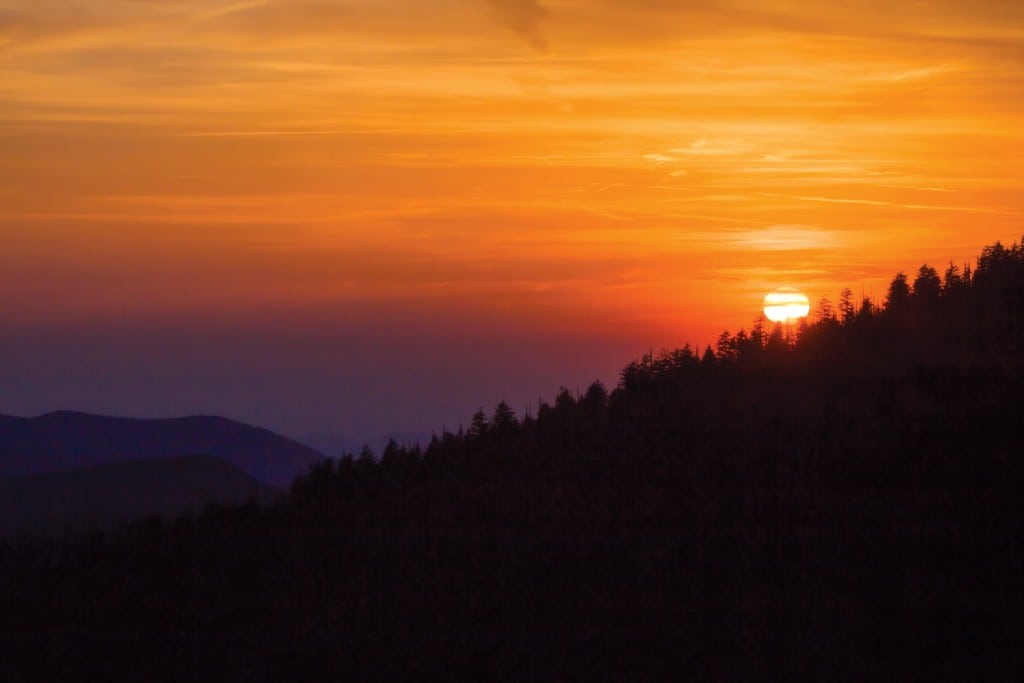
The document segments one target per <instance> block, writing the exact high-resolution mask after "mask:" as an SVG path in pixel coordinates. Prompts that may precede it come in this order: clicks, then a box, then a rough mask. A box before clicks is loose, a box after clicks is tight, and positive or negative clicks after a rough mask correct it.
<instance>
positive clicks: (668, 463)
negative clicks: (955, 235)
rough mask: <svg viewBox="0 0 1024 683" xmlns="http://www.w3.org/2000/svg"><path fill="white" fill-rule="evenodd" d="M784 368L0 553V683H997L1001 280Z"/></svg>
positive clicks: (1010, 498)
mask: <svg viewBox="0 0 1024 683" xmlns="http://www.w3.org/2000/svg"><path fill="white" fill-rule="evenodd" d="M848 299H849V297H844V299H843V301H842V303H841V305H840V315H839V316H832V315H830V314H829V313H828V311H827V309H826V308H825V307H822V308H823V309H825V310H823V311H822V315H820V316H819V319H818V320H817V321H816V322H815V323H814V324H813V325H807V326H806V327H804V328H802V329H800V330H799V331H798V333H797V334H796V335H795V336H793V337H790V336H789V335H787V334H786V333H785V331H784V330H782V329H779V328H777V329H775V330H772V331H771V332H770V333H766V330H764V329H763V322H759V323H758V324H757V325H756V326H755V328H754V329H753V330H752V331H751V332H750V333H749V334H748V333H746V332H740V333H737V334H736V335H728V334H724V335H723V336H722V338H721V339H720V340H719V344H718V345H717V347H716V348H715V349H714V350H711V349H708V350H707V351H705V352H704V353H703V354H695V353H694V352H693V351H692V350H691V349H689V348H683V349H679V350H676V351H672V352H666V353H664V354H662V355H661V356H658V357H656V358H655V357H650V356H648V357H645V358H643V359H641V360H639V361H637V362H634V363H631V364H630V365H628V366H627V367H626V368H625V369H624V370H623V372H622V376H621V381H620V383H619V385H618V386H617V387H616V388H615V389H614V390H613V391H611V392H608V391H607V390H606V389H605V388H604V387H603V386H602V385H600V384H599V383H595V384H594V385H593V386H592V387H590V389H589V390H588V391H587V392H586V393H585V394H583V395H573V394H571V393H570V392H568V391H561V392H560V393H559V394H558V395H557V398H556V399H555V400H554V402H553V403H552V404H550V405H548V404H543V405H541V406H540V407H539V410H538V411H537V414H536V415H525V416H517V415H515V414H514V413H513V412H512V411H511V410H510V408H509V406H508V405H506V404H505V403H500V404H499V405H498V406H497V408H496V409H495V410H494V411H493V413H492V414H490V415H488V414H486V413H485V412H483V411H482V410H481V411H480V412H479V413H477V414H476V415H475V416H473V419H472V422H471V426H470V428H469V430H467V431H465V432H463V431H461V430H460V431H459V432H458V433H449V432H444V433H442V434H440V435H438V436H437V437H436V438H434V439H432V440H431V442H430V443H429V444H428V445H426V446H425V447H423V448H421V447H419V446H415V447H411V448H410V447H400V446H398V445H396V444H393V443H392V444H389V446H388V447H387V448H386V449H385V450H384V452H383V453H382V454H381V457H380V459H375V458H373V457H371V455H370V454H369V453H364V454H362V455H360V456H359V457H352V456H347V457H343V458H340V459H337V460H329V461H325V462H323V463H321V464H319V465H318V466H316V467H315V468H314V469H313V470H312V471H311V472H310V473H309V474H308V475H307V476H305V477H302V478H299V479H298V480H296V482H295V483H294V484H293V486H292V487H291V490H290V492H289V495H288V497H287V499H286V500H284V501H281V502H279V503H277V504H275V505H272V506H265V507H260V506H257V505H253V504H248V505H242V506H238V507H231V508H213V509H210V510H208V511H206V512H205V513H204V514H202V515H200V516H189V517H183V518H179V519H175V520H167V521H163V522H160V521H158V520H153V519H150V520H148V521H146V522H140V523H138V524H136V525H134V526H131V527H129V528H126V529H124V530H122V531H121V532H119V533H115V534H97V535H93V536H91V537H89V538H86V539H79V540H75V541H73V542H70V543H55V542H52V541H47V540H38V541H32V540H31V539H22V540H20V541H19V542H17V543H10V544H3V543H0V586H2V587H3V588H2V590H0V662H2V666H3V667H4V668H3V674H4V675H5V676H6V678H8V679H11V680H58V679H65V680H71V679H75V680H81V679H97V680H112V679H121V680H358V681H367V680H404V681H410V680H473V681H480V680H504V681H606V680H607V681H635V680H640V681H652V680H665V681H679V680H694V681H755V680H783V681H791V680H801V681H802V680H812V681H821V680H828V681H874V680H895V681H931V680H958V681H1019V680H1020V671H1021V670H1020V664H1019V661H1020V659H1019V658H1020V640H1021V635H1020V634H1021V614H1022V611H1021V597H1022V594H1024V590H1022V589H1024V571H1022V568H1024V552H1022V545H1021V544H1022V535H1024V534H1022V531H1024V529H1022V516H1021V512H1020V497H1021V491H1022V490H1024V477H1022V472H1024V468H1022V466H1021V454H1022V453H1024V430H1022V429H1021V419H1020V417H1021V415H1020V410H1021V408H1020V405H1021V397H1022V396H1024V326H1022V325H1021V324H1020V323H1021V322H1022V321H1024V248H1021V247H1018V246H1016V245H1015V246H1014V247H1013V248H1012V249H1009V250H1007V249H1005V248H1002V247H1000V248H998V249H996V248H992V249H986V252H984V253H983V257H982V258H981V259H979V267H978V269H977V271H976V272H974V273H973V274H971V275H970V276H968V277H964V276H962V275H960V274H958V273H957V271H956V270H955V269H952V268H951V269H950V270H949V271H947V277H946V278H945V279H944V280H943V279H940V278H939V277H938V275H937V274H935V273H933V272H931V271H930V270H928V269H926V268H922V270H921V271H920V272H919V275H918V278H917V279H916V280H915V281H914V283H913V288H911V286H910V285H909V283H908V282H907V281H906V278H900V277H897V278H896V279H895V280H894V282H893V287H892V288H891V291H890V296H889V297H888V299H887V302H886V306H885V307H884V308H883V307H880V306H875V305H873V304H872V303H871V302H862V304H861V306H860V307H859V309H855V308H854V307H853V306H852V304H851V302H850V301H849V300H848Z"/></svg>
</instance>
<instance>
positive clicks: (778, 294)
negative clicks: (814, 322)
mask: <svg viewBox="0 0 1024 683" xmlns="http://www.w3.org/2000/svg"><path fill="white" fill-rule="evenodd" d="M810 310H811V303H810V300H809V299H808V298H807V295H806V294H804V293H803V292H801V291H800V290H799V289H795V288H793V287H779V288H778V289H776V290H775V291H774V292H769V293H768V294H766V295H765V297H764V315H765V317H766V318H768V319H769V320H771V321H772V322H773V323H781V322H786V321H787V320H796V319H797V318H803V317H805V316H806V315H807V314H808V313H809V312H810Z"/></svg>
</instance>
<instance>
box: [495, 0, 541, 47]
mask: <svg viewBox="0 0 1024 683" xmlns="http://www.w3.org/2000/svg"><path fill="white" fill-rule="evenodd" d="M488 2H489V3H490V5H491V7H492V8H493V9H494V12H495V14H496V15H497V17H498V21H500V22H501V23H502V25H504V26H505V27H506V28H508V29H510V30H512V31H515V32H516V33H518V34H519V35H521V36H523V38H525V39H526V41H527V42H529V44H530V45H531V46H532V47H533V48H534V49H535V50H537V51H539V52H545V51H547V48H548V43H547V40H546V39H545V37H544V34H543V33H542V32H541V23H542V22H543V20H544V18H545V17H546V16H547V15H548V11H547V10H546V9H545V8H544V7H543V6H541V4H540V3H539V2H538V1H537V0H488Z"/></svg>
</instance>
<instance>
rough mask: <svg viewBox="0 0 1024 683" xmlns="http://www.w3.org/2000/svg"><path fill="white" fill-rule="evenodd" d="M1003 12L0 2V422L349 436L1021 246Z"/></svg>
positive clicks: (1013, 28)
mask: <svg viewBox="0 0 1024 683" xmlns="http://www.w3.org/2000/svg"><path fill="white" fill-rule="evenodd" d="M1022 124H1024V3H1021V2H1019V1H1017V0H1007V1H1005V2H1002V1H998V0H975V1H972V2H966V1H954V0H938V1H935V2H923V1H922V2H893V1H892V0H887V1H885V2H883V1H881V0H855V1H851V2H817V1H815V2H812V1H809V0H792V1H787V2H782V1H778V2H776V1H773V0H757V1H754V0H746V1H734V2H725V1H722V0H694V1H690V2H682V1H679V2H671V1H661V2H659V1H657V0H540V1H537V0H433V1H431V2H425V1H424V0H346V1H338V2H333V1H329V0H323V1H320V2H306V1H303V0H270V1H265V2H244V1H243V2H231V1H230V0H228V1H223V2H221V1H217V0H0V237H2V248H0V353H2V362H0V386H2V387H3V388H2V390H0V412H3V413H13V414H21V415H30V414H37V413H40V412H45V411H48V410H54V409H58V408H67V409H79V410H88V411H93V412H105V413H114V414H123V415H136V416H170V415H178V414H186V413H197V412H203V413H217V414H224V415H228V416H230V417H236V418H239V419H243V420H246V421H249V422H255V423H257V424H261V425H264V426H267V427H270V428H272V429H276V430H279V431H283V432H285V433H288V434H289V435H293V436H302V435H305V434H310V433H314V432H339V433H344V434H346V435H351V436H353V437H354V438H357V439H369V438H372V437H374V436H376V435H377V434H381V433H384V432H387V431H389V430H405V431H412V432H419V433H424V432H425V433H427V434H429V431H430V429H431V428H435V427H436V428H439V427H440V426H441V425H442V424H445V425H447V426H448V427H457V426H458V423H459V422H460V421H462V422H468V419H469V416H470V415H471V413H472V411H474V410H475V409H476V408H478V407H480V406H481V405H483V406H485V407H487V408H488V409H490V408H491V407H493V404H494V403H495V402H496V401H497V400H499V399H501V398H506V399H508V400H509V401H510V402H512V404H513V407H514V408H515V409H516V410H517V411H519V412H522V409H523V407H524V405H525V403H526V402H527V401H529V402H531V403H533V404H534V405H535V404H536V402H537V397H538V396H544V397H546V398H548V399H550V398H551V397H552V395H553V394H554V392H555V391H556V390H557V389H558V387H559V385H566V386H568V387H570V388H573V389H574V388H576V387H577V386H579V387H580V388H585V387H586V385H587V384H589V382H590V381H592V380H594V379H597V378H600V379H602V380H604V381H605V382H606V383H608V384H610V385H613V384H614V383H615V381H616V373H617V371H618V370H619V369H620V367H621V366H622V365H624V364H625V363H626V362H628V361H629V360H630V359H632V358H634V357H637V356H639V355H640V354H641V353H644V352H646V351H647V350H648V349H650V348H653V349H654V350H657V349H659V348H662V347H676V346H681V345H682V344H683V343H685V342H687V341H689V342H691V343H693V344H695V345H703V344H706V343H708V342H710V341H712V340H713V339H714V337H715V336H717V334H718V333H719V332H721V331H722V330H723V329H729V330H731V331H735V330H737V329H738V328H739V327H741V326H746V327H749V325H750V322H751V320H752V319H753V318H754V317H755V316H756V315H757V314H758V313H759V312H760V304H761V299H762V297H763V296H764V294H765V293H766V292H768V291H770V290H772V289H775V288H776V287H781V286H793V287H798V288H800V289H802V290H803V291H805V292H806V293H807V294H808V296H809V297H810V299H811V302H812V306H813V304H814V303H816V302H817V301H818V300H819V299H820V298H821V297H822V296H829V297H831V298H832V299H833V300H834V299H836V298H837V297H838V293H839V291H840V290H841V289H842V288H843V287H844V286H849V287H850V288H851V289H853V290H854V292H855V293H857V294H859V293H861V292H863V293H864V294H868V295H873V296H874V298H876V299H881V298H882V297H883V296H884V292H885V287H886V284H887V282H888V280H889V279H890V278H891V277H892V275H893V273H894V272H895V271H897V270H901V269H902V270H906V271H911V270H916V268H917V266H918V265H920V263H921V261H923V260H927V261H928V262H930V263H932V264H933V265H935V266H937V267H939V268H940V269H941V268H944V267H945V265H947V264H948V263H949V261H950V260H953V261H956V262H958V263H962V262H964V261H966V260H969V259H973V258H974V256H976V254H977V253H978V251H979V250H980V249H981V247H982V246H983V245H985V244H988V243H991V242H994V241H995V240H997V239H1000V240H1003V241H1006V242H1010V241H1013V240H1014V239H1016V238H1019V236H1020V235H1021V233H1024V125H1022Z"/></svg>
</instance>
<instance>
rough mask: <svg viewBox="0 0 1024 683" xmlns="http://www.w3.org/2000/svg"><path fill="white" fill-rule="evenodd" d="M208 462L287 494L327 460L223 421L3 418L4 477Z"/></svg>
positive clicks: (0, 454) (66, 414)
mask: <svg viewBox="0 0 1024 683" xmlns="http://www.w3.org/2000/svg"><path fill="white" fill-rule="evenodd" d="M182 454H202V455H211V456H215V457H218V458H222V459H224V460H226V461H228V462H230V463H232V464H233V465H235V466H236V467H238V468H239V469H241V470H242V471H243V472H245V473H246V474H248V475H249V476H251V477H253V478H255V479H258V480H259V481H261V482H263V483H265V484H270V485H272V486H282V487H286V486H288V485H289V484H290V483H291V482H292V480H293V479H294V478H295V477H296V476H298V475H300V474H304V473H305V472H307V471H308V470H309V467H310V466H311V465H312V464H314V463H316V462H318V461H320V460H322V459H323V458H324V456H323V455H322V454H321V453H319V452H317V451H315V450H313V449H312V448H309V447H308V446H304V445H302V444H300V443H297V442H295V441H292V440H291V439H287V438H285V437H283V436H279V435H277V434H274V433H273V432H270V431H268V430H266V429H261V428H258V427H252V426H249V425H246V424H243V423H241V422H235V421H233V420H228V419H225V418H222V417H208V416H198V417H181V418H174V419H167V420H136V419H129V418H122V417H105V416H99V415H88V414H85V413H77V412H70V411H62V412H56V413H49V414H47V415H42V416H40V417H34V418H21V417H9V416H0V477H19V476H26V475H32V474H45V473H50V472H62V471H68V470H77V469H82V468H86V467H92V466H95V465H102V464H107V463H115V462H125V461H131V460H148V459H153V458H166V457H173V456H179V455H182Z"/></svg>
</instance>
